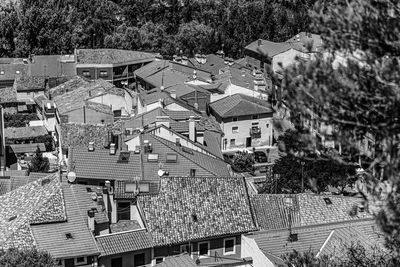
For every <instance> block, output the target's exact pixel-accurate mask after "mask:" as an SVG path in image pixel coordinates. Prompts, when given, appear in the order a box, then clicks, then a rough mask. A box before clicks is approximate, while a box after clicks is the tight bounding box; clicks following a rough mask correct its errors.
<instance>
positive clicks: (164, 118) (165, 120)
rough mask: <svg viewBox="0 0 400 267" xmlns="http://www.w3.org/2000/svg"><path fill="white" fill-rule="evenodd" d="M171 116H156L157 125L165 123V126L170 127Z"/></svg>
mask: <svg viewBox="0 0 400 267" xmlns="http://www.w3.org/2000/svg"><path fill="white" fill-rule="evenodd" d="M169 121H170V120H169V116H157V117H156V127H158V126H160V125H164V126H165V127H167V128H169Z"/></svg>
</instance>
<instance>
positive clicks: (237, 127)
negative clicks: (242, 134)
mask: <svg viewBox="0 0 400 267" xmlns="http://www.w3.org/2000/svg"><path fill="white" fill-rule="evenodd" d="M233 128H236V129H235V130H234V129H233ZM232 133H233V134H236V133H239V126H232Z"/></svg>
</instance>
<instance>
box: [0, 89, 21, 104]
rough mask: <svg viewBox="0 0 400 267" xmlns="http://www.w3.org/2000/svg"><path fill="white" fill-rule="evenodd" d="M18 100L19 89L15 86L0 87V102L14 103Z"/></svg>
mask: <svg viewBox="0 0 400 267" xmlns="http://www.w3.org/2000/svg"><path fill="white" fill-rule="evenodd" d="M14 102H18V100H17V90H15V88H14V87H5V88H0V103H14Z"/></svg>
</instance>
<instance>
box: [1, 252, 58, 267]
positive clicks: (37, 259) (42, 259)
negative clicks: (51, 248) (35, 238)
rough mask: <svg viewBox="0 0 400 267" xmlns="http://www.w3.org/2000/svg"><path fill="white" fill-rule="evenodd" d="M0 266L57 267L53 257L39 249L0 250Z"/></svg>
mask: <svg viewBox="0 0 400 267" xmlns="http://www.w3.org/2000/svg"><path fill="white" fill-rule="evenodd" d="M0 266H2V267H31V266H37V267H56V266H58V264H56V262H55V260H54V259H53V258H52V257H51V255H50V254H49V253H47V252H44V251H39V250H37V249H25V250H20V249H16V248H12V249H8V250H0Z"/></svg>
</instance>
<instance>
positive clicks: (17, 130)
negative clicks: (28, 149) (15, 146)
mask: <svg viewBox="0 0 400 267" xmlns="http://www.w3.org/2000/svg"><path fill="white" fill-rule="evenodd" d="M47 134H48V132H47V130H46V127H44V126H30V127H8V128H5V129H4V135H5V137H6V138H7V139H11V140H14V139H31V138H35V137H39V136H44V135H47Z"/></svg>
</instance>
